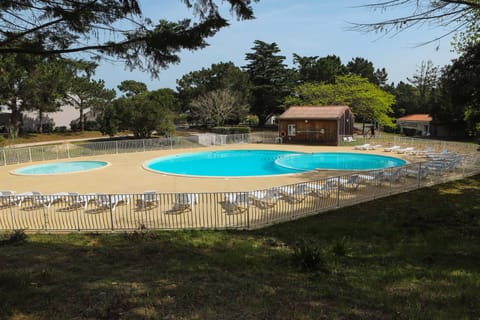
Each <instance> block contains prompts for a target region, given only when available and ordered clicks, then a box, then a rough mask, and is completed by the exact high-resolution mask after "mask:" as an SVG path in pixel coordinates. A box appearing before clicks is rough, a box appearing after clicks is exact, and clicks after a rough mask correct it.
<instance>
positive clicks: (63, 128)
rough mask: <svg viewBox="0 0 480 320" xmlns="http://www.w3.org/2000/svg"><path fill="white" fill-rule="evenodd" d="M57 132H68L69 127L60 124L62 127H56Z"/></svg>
mask: <svg viewBox="0 0 480 320" xmlns="http://www.w3.org/2000/svg"><path fill="white" fill-rule="evenodd" d="M54 131H55V132H60V133H65V132H67V127H65V126H60V127H55V130H54Z"/></svg>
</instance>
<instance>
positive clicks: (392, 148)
mask: <svg viewBox="0 0 480 320" xmlns="http://www.w3.org/2000/svg"><path fill="white" fill-rule="evenodd" d="M398 149H400V146H392V147H388V148H385V149H383V151H385V152H392V151H396V150H398Z"/></svg>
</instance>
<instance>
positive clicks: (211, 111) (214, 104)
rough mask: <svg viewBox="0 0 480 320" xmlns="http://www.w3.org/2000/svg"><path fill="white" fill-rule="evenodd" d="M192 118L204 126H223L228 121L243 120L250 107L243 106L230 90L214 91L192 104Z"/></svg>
mask: <svg viewBox="0 0 480 320" xmlns="http://www.w3.org/2000/svg"><path fill="white" fill-rule="evenodd" d="M190 111H191V113H192V118H193V119H194V120H195V121H197V122H199V123H201V124H203V125H214V126H222V125H224V124H225V123H226V122H228V121H234V122H237V123H238V122H239V121H241V120H243V119H244V118H245V117H246V115H247V113H248V107H247V105H245V104H241V102H240V99H239V98H238V97H237V96H236V94H235V93H234V92H232V91H230V90H228V89H223V90H214V91H210V92H207V93H206V94H204V95H201V96H200V97H199V98H197V99H195V100H193V101H192V103H191V107H190Z"/></svg>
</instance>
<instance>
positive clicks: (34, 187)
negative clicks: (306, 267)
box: [0, 144, 408, 194]
mask: <svg viewBox="0 0 480 320" xmlns="http://www.w3.org/2000/svg"><path fill="white" fill-rule="evenodd" d="M238 149H259V150H288V151H299V152H352V153H357V152H358V153H370V154H380V155H385V156H393V157H397V158H401V159H406V160H408V159H407V158H406V157H405V155H402V154H396V153H393V154H392V153H390V152H384V151H383V149H379V150H370V151H359V150H354V149H353V147H352V146H348V147H325V146H303V145H286V144H284V145H280V144H236V145H226V146H215V147H206V148H191V149H174V150H157V151H147V152H137V153H123V154H110V155H101V156H92V157H79V158H71V159H61V160H52V161H41V162H34V163H22V164H18V165H9V166H2V167H0V190H13V191H15V192H16V193H21V192H27V191H40V192H42V193H43V194H52V193H56V192H64V191H68V192H78V193H80V194H84V193H96V192H99V193H125V194H135V193H142V192H144V191H147V190H154V191H157V192H223V191H227V192H230V191H250V190H257V189H263V188H269V187H272V186H278V185H287V184H293V183H299V182H302V181H307V180H316V179H319V178H322V177H327V176H336V175H340V174H342V172H341V171H315V172H309V173H301V174H292V175H279V176H266V177H265V176H263V177H228V178H218V177H186V176H178V175H168V174H162V173H155V172H151V171H148V170H146V169H144V168H143V164H144V163H145V162H147V161H149V160H152V159H154V158H157V157H161V156H166V155H172V154H179V153H188V152H202V151H214V150H238ZM69 160H71V161H80V160H98V161H108V162H109V163H110V164H111V165H110V166H108V167H105V168H101V169H96V170H92V171H86V172H78V173H70V174H61V175H41V176H28V175H14V174H12V173H11V172H12V171H14V170H16V169H18V168H21V167H25V166H30V165H33V164H42V163H52V162H57V161H69ZM232 170H234V168H232Z"/></svg>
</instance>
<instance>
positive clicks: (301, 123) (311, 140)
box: [277, 106, 354, 145]
mask: <svg viewBox="0 0 480 320" xmlns="http://www.w3.org/2000/svg"><path fill="white" fill-rule="evenodd" d="M277 120H278V134H279V136H280V137H281V139H282V142H284V143H303V144H319V145H338V143H339V141H340V137H341V136H344V135H353V124H354V117H353V113H352V111H351V110H350V108H349V107H348V106H292V107H290V108H288V109H287V110H286V111H285V112H284V113H282V114H281V115H280V116H279V117H278V118H277Z"/></svg>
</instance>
